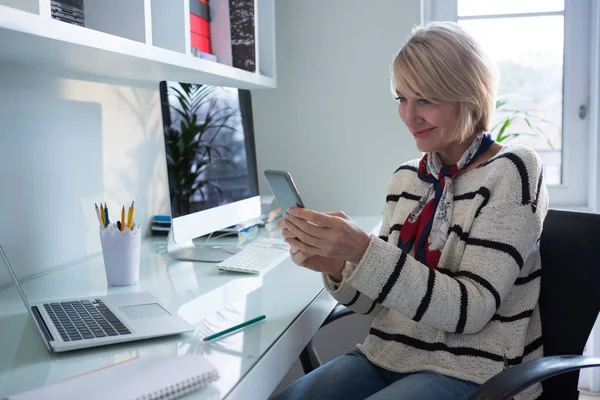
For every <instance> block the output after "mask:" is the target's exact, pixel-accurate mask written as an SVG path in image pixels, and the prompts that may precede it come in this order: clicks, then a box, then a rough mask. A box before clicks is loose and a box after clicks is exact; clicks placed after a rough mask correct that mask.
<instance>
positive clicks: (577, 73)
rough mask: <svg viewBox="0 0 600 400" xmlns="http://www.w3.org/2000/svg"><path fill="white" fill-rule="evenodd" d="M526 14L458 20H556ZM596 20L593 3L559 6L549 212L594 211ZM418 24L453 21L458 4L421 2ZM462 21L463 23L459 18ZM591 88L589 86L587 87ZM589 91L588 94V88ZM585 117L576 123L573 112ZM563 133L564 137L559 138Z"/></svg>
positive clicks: (598, 203) (599, 146)
mask: <svg viewBox="0 0 600 400" xmlns="http://www.w3.org/2000/svg"><path fill="white" fill-rule="evenodd" d="M557 14H561V13H560V12H555V11H548V12H531V13H522V14H521V13H519V14H499V15H485V16H483V15H482V16H467V17H464V19H478V18H486V19H487V18H510V17H530V16H542V15H557ZM599 15H600V6H599V5H598V4H597V2H595V1H591V0H578V1H568V0H567V1H565V9H564V54H563V127H562V132H563V136H562V161H561V164H562V165H561V168H562V183H561V184H560V185H548V192H549V196H550V207H553V208H568V209H575V210H583V211H597V210H600V187H599V186H600V185H598V182H597V181H598V178H600V163H599V162H598V161H599V160H598V154H599V152H600V140H598V137H597V136H598V128H599V124H598V115H599V113H600V108H599V107H598V101H599V99H598V97H599V96H598V93H597V92H598V90H600V87H599V85H598V82H599V78H598V75H599V73H600V68H599V58H600V55H599V54H598V53H599V51H598V45H599V44H600V39H599V38H600V29H599V27H598V22H597V20H594V18H593V16H596V17H598V16H599ZM421 16H422V20H423V22H425V23H426V22H430V21H455V22H456V21H458V19H459V17H458V0H422V10H421ZM461 19H463V18H461ZM592 85H593V86H592ZM592 87H593V88H594V89H595V90H594V91H592V90H591V88H592ZM581 105H584V106H585V107H587V116H586V117H585V118H584V119H580V118H579V107H580V106H581ZM565 132H568V134H567V135H565Z"/></svg>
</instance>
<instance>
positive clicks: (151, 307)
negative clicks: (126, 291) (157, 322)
mask: <svg viewBox="0 0 600 400" xmlns="http://www.w3.org/2000/svg"><path fill="white" fill-rule="evenodd" d="M119 309H120V310H121V311H123V313H124V314H125V315H127V317H129V318H131V319H142V318H156V317H168V316H170V315H171V314H170V313H169V312H168V311H167V310H165V309H164V308H162V307H161V306H160V305H159V304H157V303H151V304H137V305H135V306H122V307H119Z"/></svg>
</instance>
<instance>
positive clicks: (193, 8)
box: [189, 0, 212, 59]
mask: <svg viewBox="0 0 600 400" xmlns="http://www.w3.org/2000/svg"><path fill="white" fill-rule="evenodd" d="M189 2H190V46H191V48H192V54H194V55H195V56H196V57H198V56H199V54H205V55H208V54H211V55H212V46H211V36H210V8H209V6H208V0H189ZM194 49H195V52H194ZM200 58H204V59H209V58H206V57H200Z"/></svg>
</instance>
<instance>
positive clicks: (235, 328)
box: [202, 315, 267, 342]
mask: <svg viewBox="0 0 600 400" xmlns="http://www.w3.org/2000/svg"><path fill="white" fill-rule="evenodd" d="M265 318H267V317H266V316H265V315H261V316H260V317H256V318H253V319H251V320H249V321H246V322H242V323H241V324H239V325H236V326H232V327H231V328H229V329H225V330H224V331H221V332H217V333H215V334H214V335H210V336H207V337H205V338H204V339H202V340H203V341H205V342H208V341H209V340H213V339H216V338H218V337H221V336H223V335H226V334H228V333H230V332H233V331H237V330H238V329H242V328H245V327H247V326H250V325H252V324H255V323H257V322H260V321H262V320H264V319H265Z"/></svg>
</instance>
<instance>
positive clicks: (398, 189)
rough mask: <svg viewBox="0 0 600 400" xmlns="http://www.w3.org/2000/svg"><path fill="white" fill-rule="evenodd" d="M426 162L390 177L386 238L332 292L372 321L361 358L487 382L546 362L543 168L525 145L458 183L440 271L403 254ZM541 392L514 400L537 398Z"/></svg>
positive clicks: (329, 282) (424, 185) (502, 153)
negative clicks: (404, 231)
mask: <svg viewBox="0 0 600 400" xmlns="http://www.w3.org/2000/svg"><path fill="white" fill-rule="evenodd" d="M418 161H419V160H414V161H411V162H408V163H406V164H403V165H402V166H400V168H398V170H396V172H395V173H394V175H393V176H392V178H391V180H390V182H389V187H388V195H387V198H386V207H385V212H384V216H383V223H382V227H381V231H380V236H379V237H375V236H372V237H371V242H370V244H369V247H368V248H367V251H366V252H365V254H364V256H363V258H362V259H361V261H360V263H359V264H352V263H346V266H345V267H344V270H343V271H342V276H343V280H342V282H341V283H339V284H336V283H334V282H333V281H332V280H330V279H329V277H328V276H327V275H324V281H325V285H326V287H327V289H328V290H329V291H330V292H331V293H332V295H333V296H334V297H335V298H336V300H338V301H339V302H340V303H342V304H345V305H347V306H348V307H350V308H351V309H353V310H354V311H355V312H358V313H361V314H371V315H375V320H374V322H373V325H372V327H371V330H370V332H369V336H368V337H367V339H366V341H365V342H364V344H362V345H359V346H358V347H359V349H360V350H361V351H362V352H363V353H364V354H365V355H366V356H367V357H368V358H369V359H370V360H371V361H372V362H374V363H375V364H377V365H379V366H381V367H383V368H386V369H388V370H391V371H396V372H409V371H422V370H433V371H437V372H439V373H441V374H444V375H448V376H453V377H457V378H460V379H465V380H469V381H473V382H477V383H483V382H485V381H486V380H487V379H489V378H490V377H492V376H494V375H496V374H497V373H499V372H501V371H502V370H503V369H504V368H505V367H507V366H512V365H516V364H519V363H521V362H523V361H527V360H531V359H536V358H539V357H541V356H542V344H541V334H542V332H541V323H540V315H539V307H538V298H539V291H540V268H541V262H540V255H539V248H538V244H539V243H538V242H539V237H540V234H541V231H542V223H543V220H544V217H545V215H546V212H547V208H548V194H547V191H546V187H545V185H544V184H543V174H542V164H541V162H540V160H539V157H538V156H537V154H536V153H535V152H534V151H533V150H531V149H529V148H527V147H525V146H520V145H509V146H505V147H503V148H502V149H501V150H500V151H499V152H498V154H496V155H495V156H494V157H493V158H491V159H490V160H488V161H486V162H485V163H483V164H481V165H480V166H478V167H477V168H475V169H472V170H471V171H469V172H467V173H465V174H463V175H462V176H459V177H457V178H456V179H455V181H454V190H453V192H454V206H453V214H452V221H451V226H452V227H451V229H450V234H449V236H448V240H447V242H446V244H445V246H444V249H443V251H442V254H441V258H440V262H439V265H438V268H437V269H431V268H428V267H427V266H425V265H424V264H421V263H420V262H419V261H416V260H415V259H414V258H413V257H412V254H406V253H404V252H403V251H401V250H400V249H399V248H398V247H397V243H398V238H399V231H400V228H401V227H402V224H403V223H404V221H405V220H406V218H407V216H408V214H409V213H410V212H411V211H412V210H413V208H414V207H415V205H416V204H417V203H416V202H417V201H418V200H419V199H420V198H421V196H422V195H423V194H424V193H425V192H426V190H427V185H428V184H427V183H425V182H422V181H421V180H420V179H419V178H418V176H417V172H416V171H417V166H418ZM541 390H542V389H541V385H539V384H538V385H535V386H533V387H531V388H530V389H528V390H527V391H525V392H523V393H522V394H521V395H519V396H517V397H516V399H535V398H537V397H538V396H539V395H540V394H541Z"/></svg>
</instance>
